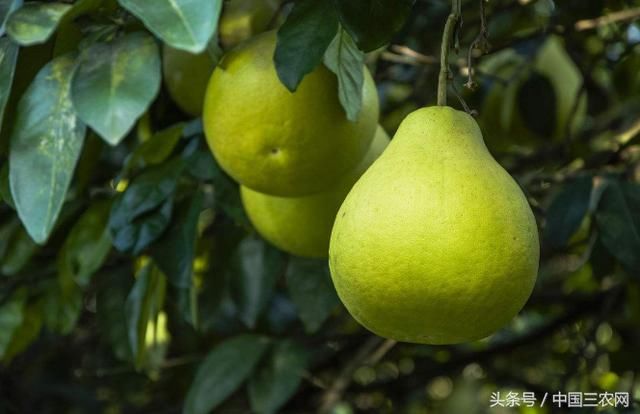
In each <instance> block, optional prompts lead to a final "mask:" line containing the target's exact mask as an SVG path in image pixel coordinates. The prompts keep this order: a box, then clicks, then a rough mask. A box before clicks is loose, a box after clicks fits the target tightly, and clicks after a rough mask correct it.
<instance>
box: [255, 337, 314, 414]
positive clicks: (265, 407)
mask: <svg viewBox="0 0 640 414" xmlns="http://www.w3.org/2000/svg"><path fill="white" fill-rule="evenodd" d="M308 359H309V355H308V352H307V351H306V349H304V348H303V347H301V346H300V345H298V344H296V343H295V342H292V341H288V340H285V341H282V342H278V343H277V344H275V345H274V346H273V348H272V350H271V352H270V354H269V355H268V356H267V357H266V358H265V360H264V361H263V362H262V363H261V364H260V366H259V368H258V369H257V371H256V373H255V374H254V375H252V376H251V379H250V380H249V400H250V401H251V408H252V410H253V411H254V412H256V413H258V414H275V413H277V412H278V410H279V409H280V408H281V407H282V406H283V405H284V404H285V403H286V402H287V401H288V400H289V399H290V398H291V397H292V396H293V394H295V392H296V390H297V389H298V387H299V386H300V382H301V380H302V375H303V373H304V370H305V369H306V368H307V363H308Z"/></svg>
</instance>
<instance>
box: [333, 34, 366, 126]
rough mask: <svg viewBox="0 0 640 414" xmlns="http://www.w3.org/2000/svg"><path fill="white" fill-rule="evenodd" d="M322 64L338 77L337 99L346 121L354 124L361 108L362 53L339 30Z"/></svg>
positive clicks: (350, 39)
mask: <svg viewBox="0 0 640 414" xmlns="http://www.w3.org/2000/svg"><path fill="white" fill-rule="evenodd" d="M324 64H325V65H326V66H327V67H328V68H329V70H331V71H332V72H333V73H335V74H336V76H337V77H338V97H339V98H340V103H341V104H342V107H343V108H344V110H345V112H346V114H347V119H349V120H350V121H353V122H355V121H356V120H357V119H358V114H359V113H360V109H361V108H362V87H363V84H364V70H365V69H364V53H362V52H361V51H360V50H359V49H358V48H357V46H356V45H355V43H353V39H352V38H351V36H350V35H349V33H347V32H346V31H344V30H342V29H340V30H339V31H338V34H337V35H336V36H335V38H334V39H333V41H332V42H331V45H329V48H328V49H327V51H326V53H325V55H324Z"/></svg>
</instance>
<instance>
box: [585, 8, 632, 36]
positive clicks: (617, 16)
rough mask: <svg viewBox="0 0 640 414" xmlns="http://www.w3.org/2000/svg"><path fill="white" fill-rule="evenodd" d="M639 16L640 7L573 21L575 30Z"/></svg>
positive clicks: (587, 28)
mask: <svg viewBox="0 0 640 414" xmlns="http://www.w3.org/2000/svg"><path fill="white" fill-rule="evenodd" d="M637 18H640V7H636V8H633V9H627V10H621V11H617V12H614V13H610V14H607V15H605V16H600V17H596V18H595V19H585V20H578V21H577V22H576V23H575V26H574V27H575V29H576V30H577V31H579V32H580V31H583V30H589V29H595V28H597V27H601V26H606V25H608V24H610V23H616V22H624V21H628V20H635V19H637Z"/></svg>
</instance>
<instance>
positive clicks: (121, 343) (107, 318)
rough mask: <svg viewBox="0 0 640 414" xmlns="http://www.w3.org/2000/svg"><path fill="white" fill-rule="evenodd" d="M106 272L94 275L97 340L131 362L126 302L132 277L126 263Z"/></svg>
mask: <svg viewBox="0 0 640 414" xmlns="http://www.w3.org/2000/svg"><path fill="white" fill-rule="evenodd" d="M100 276H102V275H100ZM105 276H107V277H97V278H96V282H97V283H96V295H95V296H96V315H95V317H96V321H97V333H98V335H99V338H100V342H101V343H103V344H106V345H107V346H108V347H109V348H110V349H111V350H112V353H113V355H114V356H115V357H116V358H118V359H120V360H122V361H127V362H130V361H132V360H133V356H132V352H131V348H130V346H129V337H128V326H127V314H126V311H125V303H126V301H127V295H128V294H129V292H130V291H131V288H132V281H131V279H132V277H131V274H130V272H129V267H125V268H122V267H121V268H118V269H115V270H113V271H109V272H108V274H107V275H105Z"/></svg>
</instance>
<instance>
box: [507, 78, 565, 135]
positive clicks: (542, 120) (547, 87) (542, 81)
mask: <svg viewBox="0 0 640 414" xmlns="http://www.w3.org/2000/svg"><path fill="white" fill-rule="evenodd" d="M516 102H517V105H518V110H519V113H520V116H521V117H522V121H523V122H524V125H525V126H526V127H527V128H529V129H530V130H531V131H533V132H535V133H536V134H537V135H539V136H540V137H549V138H550V137H551V136H552V135H553V132H554V131H555V129H556V123H557V113H558V111H557V107H558V102H557V97H556V91H555V90H554V89H553V84H552V83H551V81H550V80H549V78H547V77H546V76H544V75H541V74H538V73H533V74H532V75H531V77H529V78H528V79H527V80H526V81H524V82H523V84H522V85H520V87H519V88H518V94H517V97H516ZM540 108H545V110H544V111H541V110H540Z"/></svg>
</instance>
